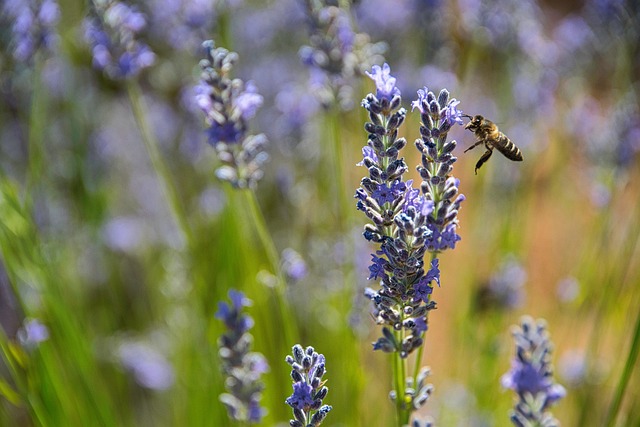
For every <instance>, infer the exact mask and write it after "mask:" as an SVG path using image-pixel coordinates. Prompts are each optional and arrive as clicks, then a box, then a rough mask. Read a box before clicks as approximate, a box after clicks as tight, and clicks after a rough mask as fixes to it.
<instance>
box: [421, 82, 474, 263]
mask: <svg viewBox="0 0 640 427" xmlns="http://www.w3.org/2000/svg"><path fill="white" fill-rule="evenodd" d="M458 104H459V101H456V99H455V98H452V99H450V98H449V92H448V91H447V90H446V89H442V90H441V91H440V94H439V95H438V97H437V98H436V96H435V95H434V94H433V92H430V91H429V90H428V89H427V88H426V87H425V88H424V89H421V90H419V91H418V99H417V100H416V101H414V102H413V103H412V107H413V108H418V110H420V117H421V119H422V125H421V126H420V135H421V138H420V139H417V140H416V142H415V144H416V147H417V148H418V150H419V151H420V153H421V154H422V166H419V167H418V172H419V173H420V177H421V178H422V180H423V181H422V184H421V186H420V189H421V191H422V193H423V194H424V197H426V198H427V200H430V201H431V202H433V206H434V208H433V210H432V212H431V213H430V214H429V217H428V221H427V222H428V227H429V230H430V231H431V236H430V237H429V241H428V243H427V248H428V251H429V252H432V253H438V252H441V251H443V250H445V249H454V248H455V245H456V242H457V241H458V240H460V236H458V234H457V233H456V229H457V227H458V210H459V209H460V204H461V203H462V202H463V201H464V199H465V198H464V195H462V194H458V186H459V184H460V180H458V179H456V178H454V177H453V176H452V175H451V172H452V170H453V163H455V161H456V160H457V159H456V157H454V156H453V154H452V152H453V150H454V149H455V148H456V141H454V140H452V141H447V134H448V132H449V130H450V129H451V127H452V126H453V125H454V124H456V123H457V124H462V123H463V122H462V111H460V110H458V109H457V108H456V106H457V105H458Z"/></svg>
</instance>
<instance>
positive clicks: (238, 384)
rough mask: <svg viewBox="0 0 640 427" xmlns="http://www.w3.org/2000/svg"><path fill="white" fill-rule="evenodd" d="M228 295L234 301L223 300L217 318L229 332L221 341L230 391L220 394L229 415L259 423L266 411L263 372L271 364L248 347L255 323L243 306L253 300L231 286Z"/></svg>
mask: <svg viewBox="0 0 640 427" xmlns="http://www.w3.org/2000/svg"><path fill="white" fill-rule="evenodd" d="M229 299H230V300H231V304H228V303H226V302H220V303H219V305H218V312H217V313H216V318H217V319H220V320H222V321H223V322H224V324H225V326H226V327H227V333H225V334H224V335H222V336H221V337H220V340H219V341H218V345H219V347H220V358H221V359H222V370H223V371H224V373H225V374H226V375H227V380H226V381H225V386H226V389H227V391H228V393H223V394H221V395H220V401H221V402H222V403H223V404H224V405H225V406H226V407H227V412H228V414H229V418H231V419H233V420H236V421H243V422H246V423H249V424H257V423H259V422H260V420H261V419H262V417H263V416H264V414H265V412H266V411H265V409H264V408H262V407H261V406H260V398H261V392H262V390H263V388H264V385H263V384H262V382H261V381H260V376H261V375H262V374H263V373H265V372H267V371H268V370H269V366H268V365H267V362H266V360H265V358H264V357H263V356H262V354H260V353H252V352H250V351H249V350H250V349H251V344H252V342H253V337H252V336H251V334H249V333H248V331H249V330H250V329H251V328H252V327H253V319H252V318H251V317H250V316H248V315H246V314H243V313H242V309H243V307H246V306H249V305H251V300H249V299H247V298H245V296H244V294H243V293H242V292H238V291H235V290H233V289H232V290H229Z"/></svg>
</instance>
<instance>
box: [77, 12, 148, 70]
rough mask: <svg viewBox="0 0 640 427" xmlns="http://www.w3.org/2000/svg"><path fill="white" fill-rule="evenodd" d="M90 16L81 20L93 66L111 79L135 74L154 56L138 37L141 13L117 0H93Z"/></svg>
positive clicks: (143, 22) (142, 20)
mask: <svg viewBox="0 0 640 427" xmlns="http://www.w3.org/2000/svg"><path fill="white" fill-rule="evenodd" d="M93 4H94V6H95V8H94V14H93V15H94V16H93V17H90V18H87V19H86V20H85V23H84V29H85V34H84V37H85V39H86V40H87V42H88V43H89V45H90V46H91V51H92V53H93V66H94V67H95V68H97V69H99V70H102V71H104V72H105V74H106V75H107V76H109V77H110V78H112V79H114V80H121V79H129V78H135V77H136V76H137V75H138V74H140V72H141V71H142V70H143V69H145V68H147V67H150V66H152V65H153V64H154V62H155V59H156V56H155V54H154V53H153V52H152V51H151V49H150V48H149V46H147V45H146V44H144V43H143V42H141V41H139V40H138V37H139V33H140V32H142V31H143V30H144V29H145V27H146V25H147V19H146V17H145V15H144V14H143V13H141V12H138V11H137V10H136V9H135V7H130V6H127V5H126V4H124V3H121V2H119V1H117V0H95V1H94V2H93Z"/></svg>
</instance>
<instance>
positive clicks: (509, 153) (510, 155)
mask: <svg viewBox="0 0 640 427" xmlns="http://www.w3.org/2000/svg"><path fill="white" fill-rule="evenodd" d="M486 141H487V142H488V143H489V144H491V145H493V147H494V148H496V149H497V150H498V151H500V152H501V153H502V154H503V155H504V156H505V157H506V158H507V159H509V160H514V161H516V162H519V161H521V160H522V152H521V151H520V149H519V148H518V147H517V146H516V144H514V143H513V142H511V140H510V139H509V138H507V136H506V135H505V134H504V133H502V132H499V133H498V137H497V138H495V139H487V140H486Z"/></svg>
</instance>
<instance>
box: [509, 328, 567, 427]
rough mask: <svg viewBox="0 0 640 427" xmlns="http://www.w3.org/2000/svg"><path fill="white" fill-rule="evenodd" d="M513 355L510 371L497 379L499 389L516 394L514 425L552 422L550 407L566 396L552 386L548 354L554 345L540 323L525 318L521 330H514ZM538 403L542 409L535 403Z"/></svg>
mask: <svg viewBox="0 0 640 427" xmlns="http://www.w3.org/2000/svg"><path fill="white" fill-rule="evenodd" d="M512 333H513V336H514V338H515V342H516V355H515V358H514V360H513V361H512V363H511V369H510V370H509V372H507V373H506V374H504V375H503V376H502V378H501V379H500V382H501V383H502V386H503V387H505V388H508V389H511V390H513V391H515V392H516V393H517V403H516V405H515V408H514V410H513V411H512V413H511V419H512V421H513V422H514V424H516V425H530V424H535V425H537V424H538V423H540V422H541V421H542V420H553V418H552V417H551V415H550V414H549V413H548V409H549V407H550V406H551V405H552V404H554V403H555V402H557V401H558V400H559V399H561V398H562V397H564V396H565V394H566V392H565V389H564V387H562V386H561V385H559V384H555V383H554V382H553V376H552V372H553V371H552V367H551V352H552V349H553V345H552V343H551V340H550V338H549V333H548V332H547V329H546V322H545V321H544V320H542V319H539V320H537V321H534V320H533V319H532V318H531V317H528V316H524V317H523V318H522V319H521V323H520V326H516V327H514V328H513V332H512ZM536 402H540V403H541V404H542V406H540V405H539V404H538V403H536Z"/></svg>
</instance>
